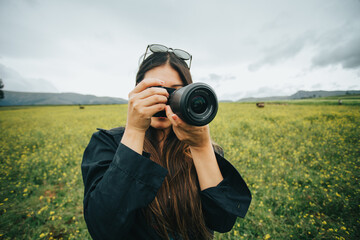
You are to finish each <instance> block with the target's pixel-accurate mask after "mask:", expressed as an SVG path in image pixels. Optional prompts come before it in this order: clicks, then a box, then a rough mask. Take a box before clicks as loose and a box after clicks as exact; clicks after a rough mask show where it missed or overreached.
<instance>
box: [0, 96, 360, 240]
mask: <svg viewBox="0 0 360 240" xmlns="http://www.w3.org/2000/svg"><path fill="white" fill-rule="evenodd" d="M330 100H331V99H330ZM343 102H344V101H343ZM126 112H127V105H106V106H105V105H104V106H85V109H79V107H78V106H45V107H26V108H21V107H19V108H0V130H1V133H0V134H1V135H0V136H1V138H0V161H1V166H0V178H1V182H0V187H1V192H0V239H90V236H89V234H88V232H87V228H86V225H85V222H84V220H83V215H82V214H83V213H82V197H83V183H82V179H81V171H80V164H81V159H82V154H83V151H84V149H85V147H86V145H87V144H88V142H89V140H90V137H91V134H92V133H93V132H94V131H96V128H97V127H101V128H113V127H117V126H121V125H124V124H125V121H126ZM359 118H360V108H359V107H358V106H356V105H346V104H343V105H341V106H338V105H327V104H320V105H319V104H315V103H313V104H305V105H304V104H288V105H275V104H273V105H270V104H267V105H266V106H265V108H261V109H259V108H256V106H255V105H254V104H245V103H221V104H220V108H219V113H218V115H217V117H216V118H215V120H214V121H213V122H212V123H211V134H212V138H213V139H214V141H216V142H217V143H218V144H220V145H221V146H222V147H223V148H224V151H225V156H226V158H227V159H228V160H230V161H231V162H232V163H233V164H234V166H235V167H236V168H237V169H238V170H239V172H240V173H241V174H242V176H243V177H244V179H245V181H246V182H247V183H248V185H249V188H250V190H251V192H252V195H253V201H252V204H251V206H250V209H249V212H248V214H247V216H246V218H245V219H241V218H238V220H237V222H236V224H235V226H234V227H233V229H232V231H231V232H229V233H225V234H218V233H217V234H216V236H215V238H216V239H358V238H359V236H360V230H359V229H360V218H359V217H360V209H359V208H360V198H359V193H360V188H359V176H360V170H359V167H360V126H359V125H360V121H359Z"/></svg>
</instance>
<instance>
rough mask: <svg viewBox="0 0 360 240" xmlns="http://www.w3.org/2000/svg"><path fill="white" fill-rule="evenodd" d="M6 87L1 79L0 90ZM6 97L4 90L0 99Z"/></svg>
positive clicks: (0, 92) (0, 91) (1, 91)
mask: <svg viewBox="0 0 360 240" xmlns="http://www.w3.org/2000/svg"><path fill="white" fill-rule="evenodd" d="M3 87H4V83H3V81H2V79H1V78H0V89H3ZM4 97H5V96H4V92H3V90H0V99H3V98H4Z"/></svg>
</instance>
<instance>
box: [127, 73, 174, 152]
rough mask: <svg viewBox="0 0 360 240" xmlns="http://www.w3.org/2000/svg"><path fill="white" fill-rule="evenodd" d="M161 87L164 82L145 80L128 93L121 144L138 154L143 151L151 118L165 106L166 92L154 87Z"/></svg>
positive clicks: (152, 79)
mask: <svg viewBox="0 0 360 240" xmlns="http://www.w3.org/2000/svg"><path fill="white" fill-rule="evenodd" d="M162 85H164V82H163V81H161V80H159V79H154V78H147V79H144V80H142V81H141V82H140V83H139V84H138V85H137V86H136V87H135V88H134V90H132V91H131V92H130V93H129V103H128V115H127V121H126V127H125V132H124V135H123V137H122V139H121V143H122V144H124V145H126V146H127V147H129V148H131V149H132V150H134V151H135V152H137V153H139V154H142V151H143V147H144V138H145V132H146V130H147V129H148V128H149V126H150V123H151V117H152V116H153V115H154V114H155V113H157V112H159V111H162V110H164V109H165V106H166V102H167V98H168V96H169V94H168V92H167V91H166V90H165V89H163V88H157V87H154V86H162ZM149 87H154V88H149Z"/></svg>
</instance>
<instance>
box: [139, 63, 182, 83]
mask: <svg viewBox="0 0 360 240" xmlns="http://www.w3.org/2000/svg"><path fill="white" fill-rule="evenodd" d="M144 78H157V79H160V80H162V81H164V82H165V85H167V86H182V85H184V84H183V82H182V81H181V77H180V75H179V73H178V72H177V71H176V70H175V69H173V68H172V67H171V66H170V65H168V64H166V65H162V66H158V67H155V68H153V69H150V70H149V71H147V72H146V73H145V76H144Z"/></svg>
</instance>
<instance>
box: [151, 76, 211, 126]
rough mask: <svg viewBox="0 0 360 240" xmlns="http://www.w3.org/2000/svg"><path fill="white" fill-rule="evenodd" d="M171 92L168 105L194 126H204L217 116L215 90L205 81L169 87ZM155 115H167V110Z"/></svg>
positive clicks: (168, 89) (168, 90)
mask: <svg viewBox="0 0 360 240" xmlns="http://www.w3.org/2000/svg"><path fill="white" fill-rule="evenodd" d="M159 87H160V88H164V89H166V91H167V92H168V93H169V98H168V101H167V103H166V104H167V105H170V107H171V109H172V111H173V112H174V113H175V114H176V115H178V116H179V117H180V118H181V119H182V120H184V121H185V122H186V123H188V124H190V125H194V126H204V125H206V124H208V123H210V122H211V121H212V120H213V119H214V118H215V116H216V113H217V110H218V101H217V97H216V94H215V92H214V90H213V89H212V88H211V87H210V86H209V85H207V84H205V83H191V84H189V85H186V86H184V87H182V88H179V89H175V88H167V87H162V86H159ZM154 117H166V113H165V111H160V112H158V113H156V114H155V115H154Z"/></svg>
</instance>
